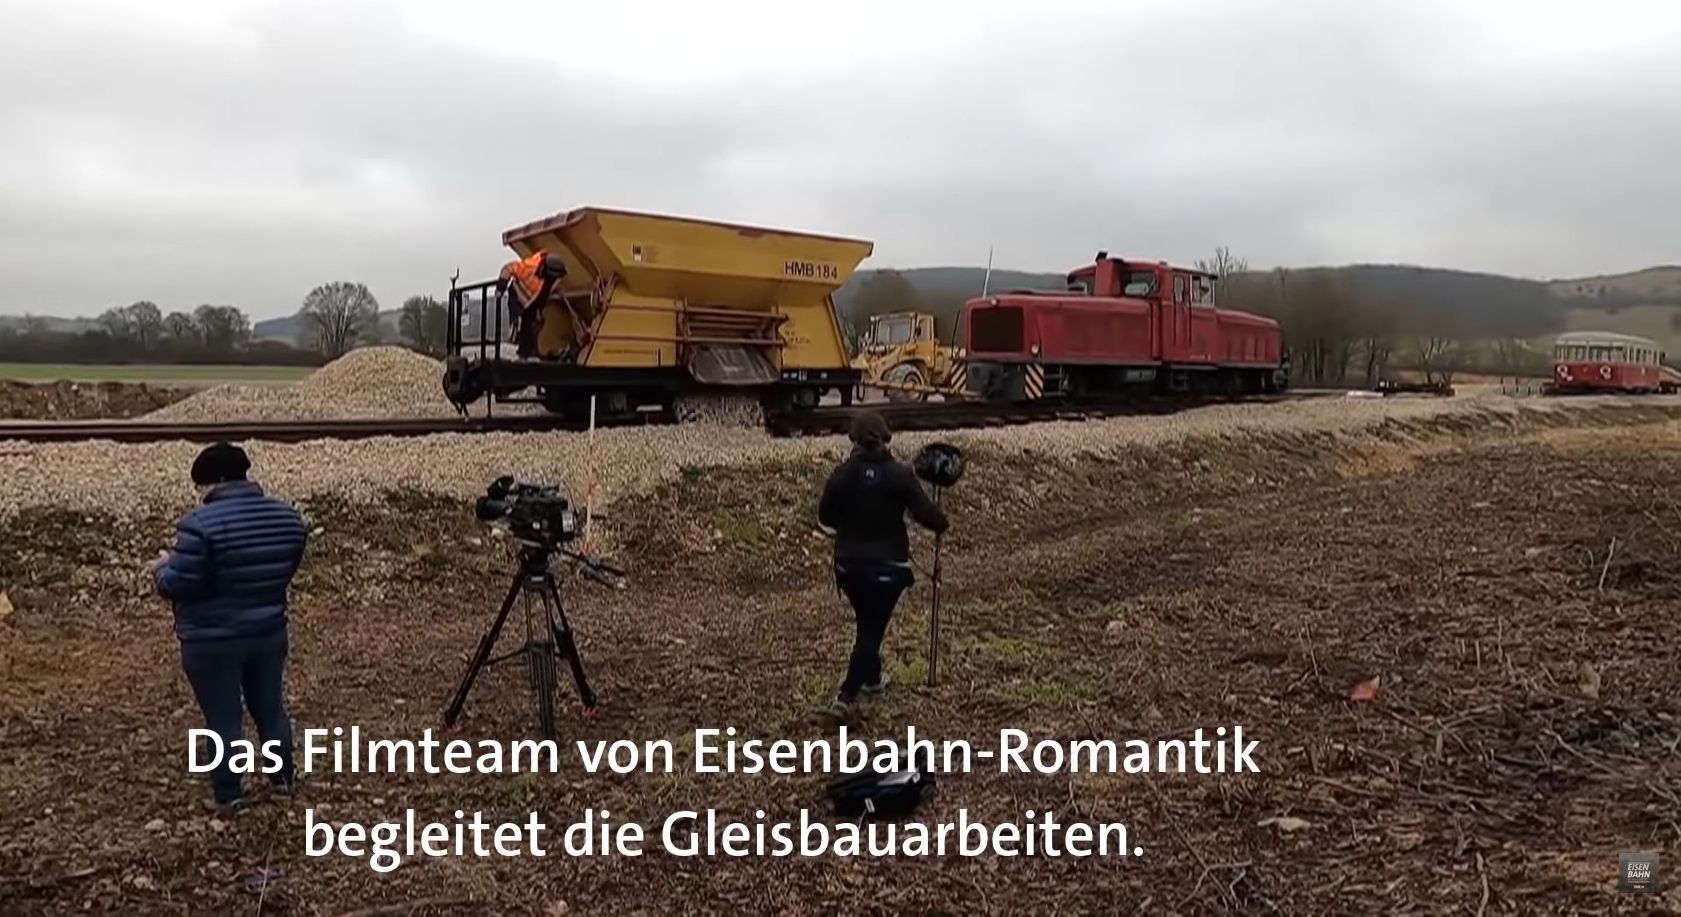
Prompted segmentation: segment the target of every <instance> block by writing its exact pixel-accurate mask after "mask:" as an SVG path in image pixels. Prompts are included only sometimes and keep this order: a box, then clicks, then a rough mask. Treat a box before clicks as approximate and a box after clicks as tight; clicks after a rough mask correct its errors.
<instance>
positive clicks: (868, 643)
mask: <svg viewBox="0 0 1681 917" xmlns="http://www.w3.org/2000/svg"><path fill="white" fill-rule="evenodd" d="M835 581H836V582H837V583H838V584H839V585H840V588H841V591H842V592H843V593H845V594H846V600H847V601H848V602H851V603H852V614H853V617H854V618H855V619H856V623H857V632H856V634H855V635H854V636H853V638H852V658H851V660H850V661H849V662H848V664H847V667H846V680H845V681H843V682H841V687H840V698H841V700H844V701H846V702H848V703H851V702H852V701H853V700H854V699H856V698H857V697H858V691H859V689H861V688H863V687H864V686H865V685H878V684H881V640H882V637H884V636H886V634H887V622H889V621H890V620H892V618H893V608H894V606H896V605H898V604H899V596H900V595H901V594H903V593H904V591H905V588H906V587H908V586H909V585H910V584H911V572H910V569H909V568H907V567H899V566H894V565H888V564H846V565H837V566H836V567H835Z"/></svg>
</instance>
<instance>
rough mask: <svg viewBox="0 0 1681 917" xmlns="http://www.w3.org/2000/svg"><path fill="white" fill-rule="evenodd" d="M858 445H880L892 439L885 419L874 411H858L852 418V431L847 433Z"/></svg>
mask: <svg viewBox="0 0 1681 917" xmlns="http://www.w3.org/2000/svg"><path fill="white" fill-rule="evenodd" d="M847 436H849V437H850V438H851V439H852V441H853V442H855V443H857V444H858V445H860V446H874V447H877V448H879V447H881V446H885V445H887V444H888V443H890V442H892V441H893V432H892V431H891V430H889V429H887V420H886V418H884V417H882V416H881V415H880V414H878V413H876V412H875V411H859V412H858V413H857V414H856V415H854V416H853V418H852V431H851V432H850V433H848V434H847Z"/></svg>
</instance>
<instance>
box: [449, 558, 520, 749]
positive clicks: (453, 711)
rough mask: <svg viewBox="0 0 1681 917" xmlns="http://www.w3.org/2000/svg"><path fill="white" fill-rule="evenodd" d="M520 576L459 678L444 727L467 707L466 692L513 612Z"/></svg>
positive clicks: (477, 675) (457, 717) (515, 579)
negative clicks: (510, 613) (465, 670)
mask: <svg viewBox="0 0 1681 917" xmlns="http://www.w3.org/2000/svg"><path fill="white" fill-rule="evenodd" d="M522 580H523V577H522V576H515V577H514V585H513V588H511V589H509V590H508V597H507V598H506V599H504V600H503V601H502V610H501V611H498V612H497V613H496V620H495V621H494V622H493V623H492V624H491V625H490V630H488V631H486V632H485V635H484V636H483V637H481V638H479V648H478V649H477V650H476V651H474V653H473V661H472V662H470V663H469V664H468V665H467V672H466V674H465V675H463V676H461V684H460V685H459V686H457V687H456V689H455V698H454V699H453V700H451V701H450V702H449V709H448V710H445V711H444V726H445V727H449V726H454V725H455V721H456V720H458V719H460V718H461V708H463V707H465V706H467V692H468V691H471V690H472V689H473V679H475V678H478V677H479V670H480V669H482V668H484V664H485V661H486V660H488V659H489V658H490V654H491V651H492V650H494V649H496V639H497V638H498V637H500V636H501V635H502V625H504V624H506V623H508V613H509V612H511V611H513V610H514V602H516V601H518V599H519V593H520V586H521V585H522Z"/></svg>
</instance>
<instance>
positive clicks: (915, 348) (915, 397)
mask: <svg viewBox="0 0 1681 917" xmlns="http://www.w3.org/2000/svg"><path fill="white" fill-rule="evenodd" d="M962 355H963V351H962V350H961V349H960V348H957V347H952V346H949V345H946V344H941V343H940V340H939V337H938V336H936V335H935V333H934V316H932V315H929V314H927V313H925V312H890V313H886V314H882V315H872V316H870V328H869V330H868V331H867V332H865V334H864V338H863V340H862V341H861V342H860V345H859V352H858V356H856V357H854V358H853V360H852V367H853V368H854V369H856V370H858V371H859V372H860V373H862V374H863V379H862V380H861V382H860V387H862V388H863V389H866V390H868V389H875V390H878V391H881V392H883V393H885V394H886V395H887V397H888V399H889V400H892V401H921V400H926V399H927V398H928V396H929V395H935V394H939V395H945V396H955V395H957V394H958V393H961V392H962V391H963V388H964V386H963V384H962V379H961V373H962V364H961V363H959V362H957V361H958V359H959V358H960V357H961V356H962Z"/></svg>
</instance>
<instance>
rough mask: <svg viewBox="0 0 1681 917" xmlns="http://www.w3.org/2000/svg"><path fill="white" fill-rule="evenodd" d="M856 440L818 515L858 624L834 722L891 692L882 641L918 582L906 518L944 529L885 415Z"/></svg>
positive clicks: (858, 422) (862, 421)
mask: <svg viewBox="0 0 1681 917" xmlns="http://www.w3.org/2000/svg"><path fill="white" fill-rule="evenodd" d="M851 439H852V443H853V450H852V455H851V456H850V457H849V458H848V459H847V460H846V461H845V462H843V463H841V465H840V467H838V468H836V469H835V471H834V473H833V474H831V475H830V476H829V480H828V483H827V484H825V485H824V487H823V497H822V499H821V501H820V502H819V503H818V507H817V520H818V521H819V522H821V523H822V524H823V525H824V526H826V527H828V528H830V529H833V530H834V532H835V580H836V582H837V583H838V584H839V585H840V588H841V591H842V592H844V593H846V598H847V601H849V602H851V603H852V613H853V616H854V617H855V618H856V621H857V633H856V635H855V636H854V638H853V642H852V658H851V661H850V663H849V664H848V666H847V670H846V680H845V681H843V682H841V686H840V691H839V692H838V693H837V694H836V695H835V699H834V700H833V701H832V702H830V703H829V704H828V705H827V706H826V707H824V708H822V710H821V712H822V713H824V714H826V715H828V716H830V717H832V718H834V719H845V718H846V717H848V716H849V715H850V714H851V712H852V704H853V703H854V702H855V701H856V700H857V698H858V694H859V692H864V693H867V694H875V693H878V692H880V691H881V690H882V689H883V688H884V687H886V679H885V676H884V675H883V673H882V670H881V640H882V637H883V636H884V635H885V634H886V633H887V623H888V621H889V620H890V619H891V618H892V617H893V608H894V606H896V605H898V604H899V596H900V595H901V594H902V593H903V592H904V591H905V589H906V588H908V587H909V586H910V585H911V583H912V582H913V581H914V579H915V577H914V575H913V574H912V572H911V564H910V538H909V536H908V535H907V534H906V532H905V514H906V513H909V514H910V516H911V518H913V519H915V520H916V521H917V522H918V523H919V524H920V525H922V526H923V527H924V528H926V529H929V530H930V531H933V532H934V533H936V534H938V533H941V532H944V531H945V530H946V525H947V523H946V515H945V513H943V512H941V511H940V508H939V507H938V506H936V505H934V501H933V500H930V499H929V498H928V494H927V493H926V492H924V491H923V489H922V484H921V482H919V481H917V479H916V475H915V473H913V472H912V471H911V469H910V468H909V466H907V465H905V464H903V463H901V462H899V461H897V460H896V459H894V458H893V454H892V453H891V452H888V451H887V444H888V442H890V441H891V440H892V434H891V432H890V431H889V430H888V429H887V421H885V420H883V419H882V417H881V415H880V414H877V413H875V412H874V411H863V412H860V413H859V414H858V416H857V417H856V418H854V419H853V422H852V433H851Z"/></svg>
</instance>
